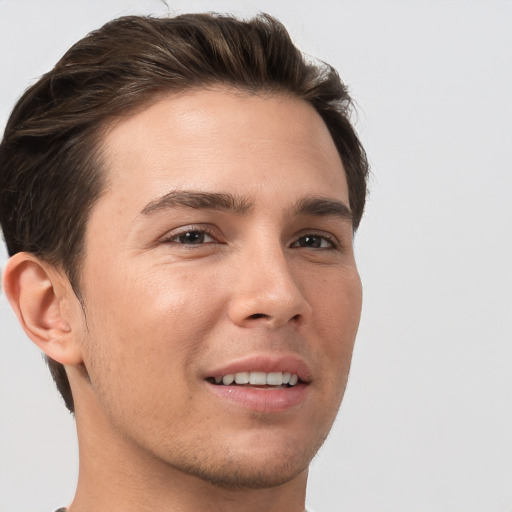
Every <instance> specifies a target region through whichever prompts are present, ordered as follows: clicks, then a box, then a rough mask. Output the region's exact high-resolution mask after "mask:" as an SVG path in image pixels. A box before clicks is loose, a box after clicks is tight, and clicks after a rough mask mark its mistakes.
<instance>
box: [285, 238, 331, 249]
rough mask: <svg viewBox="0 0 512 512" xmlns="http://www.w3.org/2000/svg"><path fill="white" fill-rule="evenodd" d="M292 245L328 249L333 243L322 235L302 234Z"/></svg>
mask: <svg viewBox="0 0 512 512" xmlns="http://www.w3.org/2000/svg"><path fill="white" fill-rule="evenodd" d="M292 247H306V248H310V249H329V248H332V247H333V243H332V242H331V241H330V240H328V239H327V238H325V237H323V236H318V235H304V236H301V237H300V238H299V239H298V240H297V241H296V242H295V243H294V244H293V245H292Z"/></svg>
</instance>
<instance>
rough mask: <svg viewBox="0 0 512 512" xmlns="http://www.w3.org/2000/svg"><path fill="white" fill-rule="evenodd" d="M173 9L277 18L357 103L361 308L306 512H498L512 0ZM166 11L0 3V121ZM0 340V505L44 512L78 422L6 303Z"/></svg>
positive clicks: (507, 450)
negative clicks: (121, 21) (364, 171)
mask: <svg viewBox="0 0 512 512" xmlns="http://www.w3.org/2000/svg"><path fill="white" fill-rule="evenodd" d="M169 3H170V5H171V11H173V12H177V13H179V12H185V11H194V10H216V11H230V12H234V13H236V14H243V15H246V14H254V13H255V12H257V11H259V10H261V11H267V12H270V13H271V14H274V15H276V16H278V17H279V18H280V19H281V20H282V21H283V22H284V23H285V24H286V25H287V27H288V28H289V30H290V32H291V33H292V35H293V38H294V40H295V41H296V42H297V44H298V45H299V46H300V47H301V48H302V49H304V50H305V51H307V52H308V53H310V54H312V55H315V56H319V57H320V58H322V59H324V60H326V61H328V62H330V63H332V64H334V65H335V67H337V68H338V70H339V72H340V74H341V76H342V77H343V79H344V80H345V81H346V82H348V84H350V88H351V90H352V92H353V96H354V98H355V99H356V101H357V103H358V105H359V119H358V121H357V128H358V130H359V132H360V134H361V137H362V140H363V142H364V144H365V146H366V148H367V151H368V153H369V156H370V160H371V163H372V167H373V178H372V181H371V196H370V199H369V204H368V210H367V214H366V218H365V219H364V220H363V223H362V226H361V229H360V231H359V233H358V235H357V238H356V249H357V256H358V258H359V267H360V271H361V274H362V279H363V283H364V295H365V305H364V310H363V317H362V325H361V328H360V334H359V337H358V343H357V348H356V351H355V354H354V362H353V369H352V374H351V378H350V382H349V387H348V390H347V395H346V398H345V401H344V404H343V407H342V410H341V413H340V415H339V417H338V420H337V423H336V425H335V427H334V429H333V432H332V434H331V437H330V439H329V440H328V442H327V443H326V445H325V446H324V448H323V449H322V451H321V452H320V454H319V455H318V457H317V458H316V460H315V462H314V464H313V467H312V471H311V477H310V486H309V503H310V505H311V506H312V507H313V508H315V509H317V510H318V511H319V512H322V511H323V512H338V511H340V512H343V511H345V512H348V511H350V512H363V511H364V512H367V511H369V512H372V511H374V512H402V511H403V512H406V511H407V512H420V511H432V512H444V511H446V512H448V511H450V512H457V511H464V512H494V511H496V512H510V511H512V343H511V342H512V206H511V192H512V100H511V95H512V2H511V1H509V0H495V1H491V0H489V1H441V0H438V1H413V0H411V1H391V0H384V1H379V2H370V1H357V2H355V1H354V2H349V1H327V0H320V1H319V0H317V1H314V2H313V1H297V0H295V1H292V0H290V1H285V0H280V1H265V0H253V1H250V2H249V1H220V0H219V1H215V0H212V1H170V2H169ZM166 11H167V8H166V7H165V5H164V4H163V3H162V2H159V1H157V0H153V1H149V0H148V1H140V2H135V1H131V2H130V1H126V0H125V1H123V0H117V1H114V0H109V1H101V2H100V1H78V0H66V1H52V2H50V1H30V2H29V1H19V0H10V1H6V0H3V1H2V0H0V70H1V79H0V124H1V126H3V125H4V123H5V120H6V118H7V116H8V113H9V111H10V109H11V108H12V106H13V104H14V101H15V100H16V98H17V97H18V96H19V95H20V94H21V92H22V90H23V89H24V88H25V87H26V86H27V85H29V84H31V83H33V82H34V80H35V79H36V78H37V77H38V76H39V75H40V74H42V73H43V72H44V71H46V70H48V69H49V68H50V67H51V66H52V65H53V64H54V63H55V62H56V61H57V59H58V58H59V57H60V56H61V55H62V53H63V52H64V51H65V50H66V49H67V48H68V47H69V46H70V45H71V44H72V43H73V42H74V41H76V40H77V39H79V38H81V37H82V36H83V35H85V34H86V33H87V32H88V31H89V30H91V29H93V28H96V27H98V26H100V25H101V24H102V23H104V22H106V21H107V20H109V19H111V18H113V17H117V16H120V15H124V14H130V13H134V12H147V13H149V12H151V13H155V14H163V13H165V12H166ZM5 259H6V256H5V252H2V253H1V256H0V261H3V262H4V261H5ZM0 338H1V343H0V512H25V511H29V510H30V511H34V512H48V511H50V510H52V509H53V508H55V507H57V506H59V505H63V504H66V503H68V502H69V501H70V500H71V498H72V495H73V489H74V484H75V480H76V473H77V470H76V461H77V453H76V446H75V440H74V425H73V421H72V419H71V417H70V416H69V415H68V414H67V413H66V411H65V408H64V406H63V405H62V404H61V403H60V399H59V398H58V396H57V393H56V392H55V391H54V389H53V384H52V382H51V379H50V377H49V374H48V372H47V370H46V368H45V366H44V365H43V363H42V360H41V356H40V355H39V353H38V351H37V350H36V349H35V348H34V347H33V346H32V344H31V343H30V342H29V341H28V340H27V339H26V337H25V336H24V334H23V333H22V332H21V329H20V328H18V326H17V323H16V320H15V318H14V315H13V314H12V313H11V312H10V310H9V308H8V305H7V302H6V299H5V297H4V296H1V297H0ZM284 512H286V511H284Z"/></svg>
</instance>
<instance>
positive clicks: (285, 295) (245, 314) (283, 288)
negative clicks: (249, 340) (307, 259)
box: [229, 260, 311, 328]
mask: <svg viewBox="0 0 512 512" xmlns="http://www.w3.org/2000/svg"><path fill="white" fill-rule="evenodd" d="M258 270H259V271H258V272H255V271H254V269H252V270H251V268H250V267H246V269H245V271H244V272H242V273H241V275H240V276H239V280H238V282H237V285H236V286H235V287H234V290H233V295H232V300H231V304H230V308H229V314H230V317H231V320H232V321H233V322H234V323H235V324H237V325H239V326H243V327H256V326H267V327H270V328H279V327H282V326H283V325H286V324H296V325H298V324H300V323H302V322H304V321H305V320H306V319H307V318H308V316H309V314H310V310H311V306H310V304H309V303H308V301H307V300H306V297H305V296H304V294H303V292H302V290H301V286H300V284H301V283H300V281H301V279H300V276H299V275H293V274H292V272H290V269H289V268H288V265H287V264H286V261H280V262H274V263H273V264H270V263H269V262H268V260H267V262H266V267H265V269H261V266H260V268H259V269H258Z"/></svg>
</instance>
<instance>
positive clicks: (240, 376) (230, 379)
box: [209, 371, 299, 387]
mask: <svg viewBox="0 0 512 512" xmlns="http://www.w3.org/2000/svg"><path fill="white" fill-rule="evenodd" d="M209 380H210V381H212V382H215V384H219V385H224V386H232V385H239V386H244V385H245V386H288V387H292V386H295V385H296V384H297V383H298V382H299V377H298V375H297V374H296V373H289V372H268V373H267V372H259V371H252V372H237V373H228V374H226V375H219V376H215V377H211V378H210V379H209Z"/></svg>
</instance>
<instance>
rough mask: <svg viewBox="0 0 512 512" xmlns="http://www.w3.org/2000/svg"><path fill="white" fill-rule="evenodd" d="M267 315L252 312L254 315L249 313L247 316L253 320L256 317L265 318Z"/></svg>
mask: <svg viewBox="0 0 512 512" xmlns="http://www.w3.org/2000/svg"><path fill="white" fill-rule="evenodd" d="M267 316H268V315H265V314H263V313H254V315H251V316H250V317H249V318H252V319H253V320H257V319H258V318H267Z"/></svg>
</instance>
